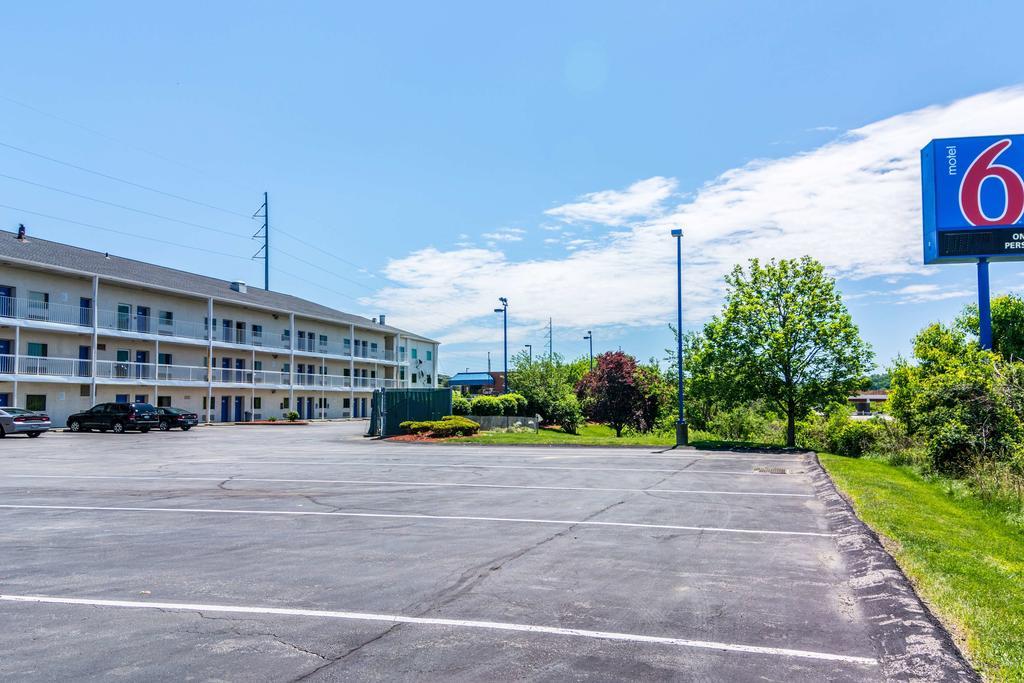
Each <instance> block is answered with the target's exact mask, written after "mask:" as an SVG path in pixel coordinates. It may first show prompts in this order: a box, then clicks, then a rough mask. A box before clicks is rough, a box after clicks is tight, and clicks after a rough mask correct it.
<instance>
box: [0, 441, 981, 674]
mask: <svg viewBox="0 0 1024 683" xmlns="http://www.w3.org/2000/svg"><path fill="white" fill-rule="evenodd" d="M364 429H365V425H364V424H357V423H350V424H344V423H336V424H326V425H311V426H308V427H288V426H277V427H202V428H199V429H195V430H192V431H191V432H188V433H181V432H171V433H166V434H164V433H149V434H124V435H113V434H97V433H91V434H70V433H49V434H46V435H45V436H44V437H43V438H40V439H27V438H17V439H13V438H10V439H6V440H5V441H4V442H3V444H2V445H0V520H2V522H0V652H2V653H4V654H3V657H2V658H0V679H4V680H60V679H62V680H89V679H95V680H98V679H104V680H109V679H135V680H138V679H144V680H151V679H177V680H180V679H186V678H191V679H197V680H231V681H242V680H244V681H280V680H343V679H344V680H414V679H415V680H437V679H447V680H453V679H454V680H466V681H470V680H472V681H478V680H495V679H512V678H515V679H529V680H554V679H584V678H590V679H597V680H625V679H645V680H649V679H675V680H695V679H699V680H716V681H718V680H721V681H741V680H789V681H792V680H842V681H865V680H884V679H886V678H903V677H910V676H911V675H914V676H920V677H922V678H926V679H928V680H970V679H971V678H972V674H971V673H970V672H969V669H967V668H966V667H965V666H964V664H963V662H962V660H961V659H960V658H959V656H958V655H957V653H956V652H955V650H954V649H953V648H952V646H951V644H950V643H949V641H948V638H947V637H946V636H945V634H944V632H943V631H941V629H938V628H937V627H936V625H935V624H934V623H933V622H932V620H931V618H930V617H929V616H928V614H927V612H925V611H924V610H923V609H922V607H921V604H920V602H919V601H918V600H917V598H916V596H915V595H914V594H913V592H912V591H911V589H910V587H909V586H908V585H907V584H906V581H905V580H904V579H903V578H902V575H901V574H899V573H898V572H897V571H895V568H894V566H893V565H892V563H891V561H890V560H889V559H888V556H887V555H885V554H884V553H883V552H882V551H881V548H880V547H879V545H878V543H877V541H875V539H874V538H873V537H872V536H870V535H869V534H867V533H865V531H864V529H863V527H862V526H861V525H860V524H859V523H858V522H856V520H855V519H854V518H853V517H852V516H851V515H850V513H849V510H848V508H847V506H846V505H845V503H843V501H842V500H841V499H840V498H839V497H838V496H837V495H836V494H835V491H834V489H833V488H832V487H831V484H830V482H829V481H828V480H827V478H826V477H825V476H824V475H823V474H822V473H821V470H820V468H819V466H818V465H817V463H816V460H815V459H814V456H813V455H797V454H753V453H726V452H699V451H678V452H674V451H668V452H656V451H651V450H643V449H620V450H615V449H582V448H580V449H571V448H521V447H506V448H499V447H484V446H470V445H419V444H399V443H388V442H378V441H371V440H367V439H363V438H362V437H361V436H360V433H361V431H362V430H364Z"/></svg>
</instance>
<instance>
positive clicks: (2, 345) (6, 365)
mask: <svg viewBox="0 0 1024 683" xmlns="http://www.w3.org/2000/svg"><path fill="white" fill-rule="evenodd" d="M0 372H2V373H6V374H11V373H12V372H14V358H12V357H11V340H10V339H0Z"/></svg>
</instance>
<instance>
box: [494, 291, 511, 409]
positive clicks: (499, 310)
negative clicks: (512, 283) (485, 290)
mask: <svg viewBox="0 0 1024 683" xmlns="http://www.w3.org/2000/svg"><path fill="white" fill-rule="evenodd" d="M498 301H500V302H501V308H495V309H494V312H495V313H501V315H502V328H503V330H504V351H505V379H504V381H503V382H502V388H501V393H503V394H507V393H508V299H506V298H505V297H503V296H499V297H498Z"/></svg>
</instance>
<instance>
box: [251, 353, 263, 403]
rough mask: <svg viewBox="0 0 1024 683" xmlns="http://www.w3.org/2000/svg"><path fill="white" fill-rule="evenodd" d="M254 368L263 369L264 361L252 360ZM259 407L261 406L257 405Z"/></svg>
mask: <svg viewBox="0 0 1024 683" xmlns="http://www.w3.org/2000/svg"><path fill="white" fill-rule="evenodd" d="M252 369H253V370H262V369H263V361H261V360H254V361H253V362H252ZM258 407H259V406H257V408H258Z"/></svg>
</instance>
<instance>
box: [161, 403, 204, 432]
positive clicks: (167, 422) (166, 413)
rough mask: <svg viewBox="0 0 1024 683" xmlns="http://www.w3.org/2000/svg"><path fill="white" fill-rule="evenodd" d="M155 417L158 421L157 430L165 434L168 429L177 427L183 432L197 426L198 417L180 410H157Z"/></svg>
mask: <svg viewBox="0 0 1024 683" xmlns="http://www.w3.org/2000/svg"><path fill="white" fill-rule="evenodd" d="M156 413H157V417H159V419H160V426H159V429H160V431H161V432H166V431H167V430H169V429H174V428H175V427H178V428H179V429H181V431H183V432H187V431H188V430H190V429H192V428H193V427H195V426H196V425H197V424H199V416H198V415H196V414H195V413H190V412H188V411H187V410H182V409H181V408H157V409H156Z"/></svg>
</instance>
